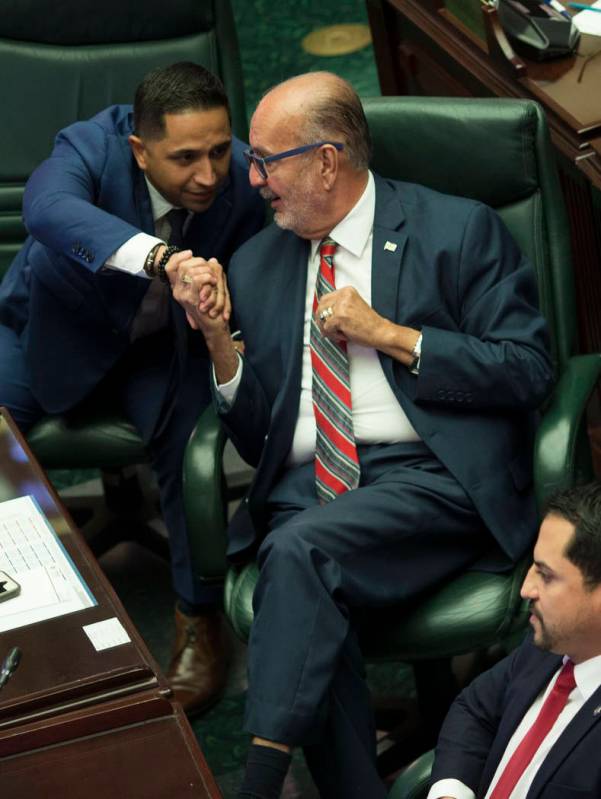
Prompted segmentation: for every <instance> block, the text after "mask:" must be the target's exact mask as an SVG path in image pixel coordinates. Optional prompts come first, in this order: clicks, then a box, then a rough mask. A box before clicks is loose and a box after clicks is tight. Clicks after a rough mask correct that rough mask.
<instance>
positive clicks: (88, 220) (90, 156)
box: [23, 122, 140, 272]
mask: <svg viewBox="0 0 601 799" xmlns="http://www.w3.org/2000/svg"><path fill="white" fill-rule="evenodd" d="M106 159H107V141H106V134H105V132H104V130H103V129H102V128H101V127H100V126H99V125H97V124H96V123H94V122H78V123H75V124H74V125H71V126H70V127H68V128H66V129H65V130H64V131H61V132H60V133H59V134H58V136H57V138H56V142H55V146H54V150H53V151H52V154H51V155H50V157H49V158H47V159H46V161H44V162H42V164H40V166H39V167H38V168H37V169H36V170H35V171H34V172H33V174H32V175H31V177H30V179H29V181H28V182H27V186H26V188H25V194H24V198H23V219H24V222H25V226H26V227H27V229H28V231H29V233H30V234H31V235H32V236H33V238H35V239H36V240H37V241H39V242H41V243H42V244H44V245H46V246H47V247H49V248H50V249H51V250H53V251H54V252H55V253H58V254H61V255H64V256H66V257H67V258H70V259H71V260H73V261H75V262H77V263H78V264H80V265H81V266H83V267H85V268H87V269H89V270H91V271H93V272H96V271H97V270H98V269H100V268H101V267H102V266H103V265H104V263H105V261H106V260H107V258H108V257H109V256H110V255H111V254H112V253H114V252H115V251H116V250H117V249H118V248H119V247H120V246H121V245H122V244H124V242H126V241H127V240H129V239H130V238H132V237H133V236H135V235H136V234H137V233H139V232H140V229H139V228H137V227H135V226H133V225H131V224H129V223H128V222H125V221H124V220H122V219H120V218H119V217H118V216H115V215H113V214H111V213H108V212H107V211H105V210H103V209H102V208H100V207H99V206H98V203H99V202H100V196H101V192H102V178H103V175H104V172H105V169H106ZM126 167H127V165H126V164H125V163H124V164H123V168H122V169H121V170H115V172H117V171H121V172H122V174H121V175H118V174H114V175H113V177H114V186H113V190H114V191H115V192H119V191H125V192H128V194H129V195H131V192H132V186H131V179H130V173H129V170H128V169H127V168H126Z"/></svg>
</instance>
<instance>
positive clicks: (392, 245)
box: [384, 241, 396, 252]
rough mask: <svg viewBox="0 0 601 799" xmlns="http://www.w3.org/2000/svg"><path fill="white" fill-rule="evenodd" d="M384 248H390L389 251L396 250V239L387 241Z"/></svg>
mask: <svg viewBox="0 0 601 799" xmlns="http://www.w3.org/2000/svg"><path fill="white" fill-rule="evenodd" d="M384 249H385V250H388V251H389V252H395V250H396V244H395V243H394V241H387V242H386V244H385V245H384Z"/></svg>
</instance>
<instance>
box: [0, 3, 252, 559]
mask: <svg viewBox="0 0 601 799" xmlns="http://www.w3.org/2000/svg"><path fill="white" fill-rule="evenodd" d="M183 60H191V61H195V62H197V63H200V64H203V65H204V66H206V67H207V68H208V69H210V70H211V71H213V72H215V73H216V74H218V75H220V77H221V78H222V79H223V81H224V84H225V87H226V89H227V93H228V96H229V99H230V102H231V109H232V121H233V127H234V131H235V132H236V134H237V135H238V136H239V137H241V138H243V139H245V140H246V138H247V135H248V125H247V118H246V108H245V104H244V90H243V82H242V69H241V64H240V57H239V51H238V40H237V35H236V30H235V26H234V20H233V15H232V10H231V6H230V3H229V0H178V2H177V3H164V2H159V0H146V2H144V3H140V2H139V1H138V0H104V2H94V1H93V0H62V1H61V2H60V3H55V4H52V5H49V4H48V3H47V2H43V0H8V2H5V3H4V4H3V8H2V14H1V15H0V74H1V75H2V97H3V112H4V123H3V125H2V127H1V128H0V153H1V155H0V275H3V274H4V271H5V270H6V268H7V267H8V265H9V263H10V262H11V260H12V258H13V257H14V255H15V253H16V252H17V251H18V249H19V247H20V246H21V244H22V242H23V240H24V239H25V236H26V231H25V229H24V227H23V224H22V221H21V202H22V196H23V188H24V185H25V183H26V181H27V178H28V177H29V175H30V173H31V172H32V170H33V169H34V167H35V166H36V165H37V164H38V163H39V162H40V161H42V160H43V159H44V158H46V156H47V155H48V154H49V153H50V150H51V148H52V142H53V139H54V136H55V134H56V132H57V131H58V130H59V129H61V128H63V127H64V126H66V125H68V124H70V123H71V122H75V121H76V120H79V119H86V118H88V117H90V116H92V115H93V114H95V113H96V112H98V111H100V110H101V109H102V108H104V107H106V106H107V105H111V104H112V103H130V102H132V100H133V96H134V92H135V89H136V86H137V85H138V83H139V82H140V80H141V79H142V77H143V76H144V75H145V74H146V72H148V71H149V70H150V69H153V68H155V67H157V66H161V65H167V64H170V63H173V62H175V61H183ZM28 440H29V443H30V445H31V447H32V448H33V450H34V452H35V453H36V455H37V456H38V458H39V459H40V461H41V463H42V464H43V465H44V466H45V467H46V468H51V469H86V468H99V469H101V470H102V472H103V477H104V484H105V493H106V494H107V496H108V498H109V504H110V505H112V510H113V511H115V512H116V513H117V514H118V515H119V516H120V519H119V527H120V528H122V529H123V528H127V529H128V530H129V532H130V534H134V533H135V532H136V531H138V532H139V528H138V527H136V525H135V518H136V517H139V513H138V511H139V509H140V508H141V507H142V506H143V503H142V501H141V500H142V499H143V497H142V495H141V494H140V493H138V494H137V495H132V494H131V492H130V491H129V489H130V488H131V487H132V486H133V485H135V483H136V481H135V480H134V479H132V477H131V475H128V476H125V474H124V472H123V469H124V468H125V467H132V466H135V465H137V464H141V463H144V462H145V461H146V453H145V451H144V446H143V444H142V441H141V439H140V438H139V436H138V435H137V433H136V431H135V430H134V428H133V427H132V426H131V425H130V424H129V423H128V422H127V421H126V420H125V419H124V418H122V417H121V415H120V414H119V413H118V411H116V410H114V409H112V408H111V407H110V404H109V405H108V407H107V404H106V403H105V402H104V401H100V400H99V398H96V399H93V400H92V401H91V402H88V403H86V404H85V405H83V406H82V407H81V408H79V409H77V411H76V412H75V413H73V414H69V415H67V416H64V417H54V418H48V419H44V420H43V421H41V422H40V423H39V424H38V425H37V426H36V427H35V428H34V429H33V430H32V431H31V432H30V434H29V436H28ZM130 471H131V470H130ZM105 507H106V506H105ZM148 510H149V514H150V515H153V513H155V509H154V508H148ZM124 514H127V516H128V518H127V519H123V515H124ZM107 520H108V519H107V518H106V517H105V518H101V517H98V516H96V517H95V520H94V522H93V525H90V527H92V526H94V527H95V528H97V527H98V524H101V525H102V526H104V524H105V522H106V521H107ZM124 522H125V523H124ZM111 541H112V535H111V536H109V537H108V538H106V539H105V542H104V544H102V545H100V544H99V548H106V546H108V545H110V543H111Z"/></svg>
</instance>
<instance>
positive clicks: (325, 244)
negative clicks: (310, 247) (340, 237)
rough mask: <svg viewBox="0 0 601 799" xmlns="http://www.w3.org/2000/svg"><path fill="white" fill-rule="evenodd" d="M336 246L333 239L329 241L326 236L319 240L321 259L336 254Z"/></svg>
mask: <svg viewBox="0 0 601 799" xmlns="http://www.w3.org/2000/svg"><path fill="white" fill-rule="evenodd" d="M336 247H337V244H336V242H335V241H334V239H331V238H330V237H329V236H326V237H325V239H322V240H321V243H320V245H319V254H320V255H321V256H322V258H323V257H327V256H329V255H334V253H335V252H336Z"/></svg>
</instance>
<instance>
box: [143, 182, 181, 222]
mask: <svg viewBox="0 0 601 799" xmlns="http://www.w3.org/2000/svg"><path fill="white" fill-rule="evenodd" d="M144 180H145V181H146V186H147V188H148V194H149V195H150V206H151V208H152V220H153V222H156V221H157V219H161V218H162V217H164V216H165V214H168V213H169V211H171V210H173V209H174V208H177V207H178V206H177V205H171V203H170V202H169V201H168V200H166V199H165V198H164V197H163V195H162V194H161V193H160V192H158V191H157V190H156V189H155V187H154V186H153V185H152V183H151V182H150V181H149V180H148V178H147V177H146V175H144Z"/></svg>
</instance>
